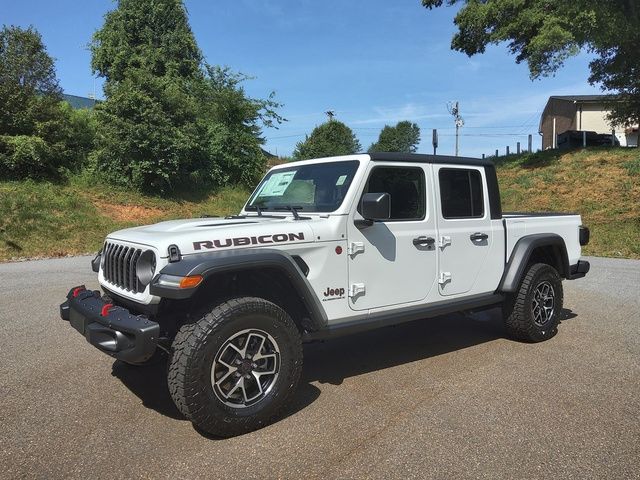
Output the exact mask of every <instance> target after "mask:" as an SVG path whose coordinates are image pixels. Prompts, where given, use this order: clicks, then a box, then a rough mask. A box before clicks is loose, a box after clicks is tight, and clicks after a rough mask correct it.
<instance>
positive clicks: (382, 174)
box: [358, 167, 426, 220]
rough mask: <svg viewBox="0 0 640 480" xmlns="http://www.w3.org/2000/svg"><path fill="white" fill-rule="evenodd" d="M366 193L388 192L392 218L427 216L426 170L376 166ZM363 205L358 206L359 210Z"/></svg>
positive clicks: (365, 190) (418, 218)
mask: <svg viewBox="0 0 640 480" xmlns="http://www.w3.org/2000/svg"><path fill="white" fill-rule="evenodd" d="M364 193H388V194H389V195H390V196H391V218H390V220H422V219H424V218H425V211H426V201H425V199H426V196H425V180H424V171H423V170H422V169H421V168H415V167H406V168H405V167H375V168H374V169H373V171H372V172H371V175H370V177H369V180H368V181H367V185H366V187H365V189H364V192H363V194H364ZM360 211H361V205H359V206H358V212H360Z"/></svg>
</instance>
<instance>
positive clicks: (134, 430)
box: [0, 257, 640, 479]
mask: <svg viewBox="0 0 640 480" xmlns="http://www.w3.org/2000/svg"><path fill="white" fill-rule="evenodd" d="M89 260H90V258H89V257H76V258H66V259H59V260H40V261H32V262H24V263H11V264H2V265H0V472H1V473H0V477H2V478H23V477H27V478H31V477H35V478H62V477H64V478H79V479H80V478H82V479H85V478H109V479H111V478H154V479H157V478H183V479H186V478H225V479H231V478H243V479H247V478H295V479H297V478H327V479H332V478H340V479H347V478H380V479H392V478H438V479H446V478H491V479H501V478H504V479H515V478H526V479H531V478H553V479H557V478H576V479H585V478H598V479H601V478H614V479H626V478H640V261H635V260H614V259H602V258H590V259H589V260H590V261H591V265H592V268H591V272H590V273H589V275H588V276H587V277H586V278H583V279H580V280H576V281H572V282H565V283H564V286H565V308H566V310H565V312H564V320H563V321H562V324H561V325H560V328H559V333H558V335H556V337H555V338H553V339H551V340H550V341H548V342H545V343H541V344H525V343H518V342H514V341H511V340H509V339H507V338H505V337H504V330H503V328H502V325H501V319H500V314H499V312H498V311H497V310H492V311H488V312H483V313H478V314H475V315H472V316H468V317H465V316H462V315H449V316H446V317H440V318H436V319H430V320H423V321H417V322H413V323H410V324H405V325H402V326H397V327H392V328H385V329H382V330H378V331H373V332H368V333H364V334H359V335H355V336H351V337H344V338H340V339H336V340H332V341H328V342H325V343H317V344H310V345H307V346H305V368H304V374H303V381H302V383H301V387H300V389H299V391H298V393H297V396H296V399H295V402H294V403H293V405H292V406H291V408H290V409H289V411H288V412H287V414H286V415H285V416H284V418H282V419H281V420H279V421H278V422H277V423H275V424H273V425H270V426H268V427H266V428H264V429H262V430H259V431H256V432H253V433H250V434H247V435H244V436H241V437H237V438H232V439H226V440H219V439H215V438H210V437H207V436H205V435H203V434H201V433H199V432H198V431H197V430H196V429H194V428H193V427H192V425H191V423H189V422H188V421H186V420H185V419H184V418H182V417H181V416H180V414H179V412H178V411H177V410H176V408H175V407H174V406H173V404H172V402H171V399H170V397H169V394H168V391H167V387H166V380H165V377H164V367H163V366H162V365H158V366H154V367H144V368H140V367H138V368H136V367H131V366H127V365H125V364H122V363H120V362H114V361H113V360H112V359H110V358H109V357H108V356H106V355H104V354H102V353H100V352H98V351H97V350H96V349H94V348H93V347H92V346H90V345H89V344H88V343H86V341H85V340H84V339H83V338H82V337H81V336H80V335H79V334H77V333H76V332H75V330H73V329H72V328H71V326H70V325H69V324H68V323H66V322H64V321H62V320H60V318H59V316H58V305H59V304H60V303H61V301H62V300H64V296H65V294H66V293H67V291H68V289H69V288H70V287H71V286H73V285H77V284H81V283H86V284H87V285H88V286H91V287H93V288H97V282H96V277H95V274H93V273H92V272H91V270H90V266H89Z"/></svg>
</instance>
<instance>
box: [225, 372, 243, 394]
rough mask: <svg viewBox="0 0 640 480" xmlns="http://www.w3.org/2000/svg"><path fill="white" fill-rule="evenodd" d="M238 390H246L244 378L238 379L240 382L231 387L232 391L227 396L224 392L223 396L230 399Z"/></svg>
mask: <svg viewBox="0 0 640 480" xmlns="http://www.w3.org/2000/svg"><path fill="white" fill-rule="evenodd" d="M238 388H242V389H243V390H244V377H240V378H239V379H238V381H237V382H236V383H235V385H234V386H233V387H231V390H229V391H228V392H227V393H226V394H225V393H224V392H222V395H224V396H225V397H226V398H229V397H231V395H233V394H234V392H235V391H236V390H237V389H238Z"/></svg>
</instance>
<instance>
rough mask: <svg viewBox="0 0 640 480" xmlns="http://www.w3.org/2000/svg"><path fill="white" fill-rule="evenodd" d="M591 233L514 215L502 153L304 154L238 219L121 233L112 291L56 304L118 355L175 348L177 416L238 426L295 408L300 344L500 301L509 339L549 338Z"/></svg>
mask: <svg viewBox="0 0 640 480" xmlns="http://www.w3.org/2000/svg"><path fill="white" fill-rule="evenodd" d="M588 241H589V230H588V229H587V228H586V227H583V226H581V221H580V216H578V215H570V214H559V213H545V214H526V213H510V214H506V213H503V212H502V210H501V207H500V193H499V190H498V182H497V177H496V171H495V168H494V165H493V164H492V163H491V162H490V161H489V160H477V159H471V158H461V157H446V156H433V155H408V154H394V153H376V154H368V155H349V156H343V157H334V158H323V159H316V160H307V161H302V162H295V163H288V164H284V165H279V166H277V167H274V168H272V169H271V170H270V171H269V172H268V173H267V175H266V176H265V177H264V179H263V180H262V181H261V182H260V184H259V185H258V187H257V188H256V190H255V191H254V192H253V194H252V195H251V197H250V198H249V200H248V201H247V203H246V205H245V206H244V208H243V209H242V211H241V212H240V214H239V215H236V216H230V217H226V218H215V217H208V218H207V217H205V218H195V219H189V220H174V221H166V222H161V223H158V224H155V225H149V226H142V227H136V228H128V229H125V230H120V231H117V232H114V233H112V234H110V235H109V236H108V237H107V238H106V241H105V243H104V246H103V248H102V250H101V251H100V253H99V254H98V255H97V256H96V258H95V259H94V260H93V261H92V267H93V270H94V271H96V272H97V273H98V280H99V283H100V285H101V287H102V289H103V291H104V294H102V293H100V292H98V291H91V290H87V289H86V288H85V287H84V286H79V287H75V288H73V289H71V291H70V292H69V294H68V295H67V300H66V301H65V302H64V303H63V304H62V305H61V306H60V314H61V316H62V318H63V319H64V320H67V321H69V322H70V323H71V325H72V326H73V327H74V328H75V329H76V330H78V331H79V332H80V333H81V334H82V335H84V336H85V337H86V339H87V340H88V341H89V342H90V343H91V344H92V345H94V346H96V347H97V348H98V349H100V350H101V351H103V352H105V353H107V354H109V355H111V356H112V357H114V358H116V359H119V360H121V361H124V362H127V363H130V364H138V365H140V364H145V363H148V362H150V361H152V360H154V359H156V357H158V356H162V355H166V356H167V357H168V384H169V390H170V393H171V396H172V398H173V400H174V401H175V403H176V405H177V407H178V408H179V410H180V411H181V412H182V413H183V414H184V415H185V417H187V418H188V419H189V420H191V421H192V422H193V423H194V424H195V425H197V426H198V427H199V428H200V429H202V430H204V431H207V432H210V433H212V434H215V435H218V436H232V435H237V434H241V433H244V432H247V431H250V430H253V429H256V428H259V427H261V426H264V425H266V424H267V423H269V422H270V421H272V420H273V419H274V418H276V417H277V416H278V415H279V414H280V413H281V412H282V410H283V408H285V407H286V405H287V402H288V401H289V400H290V399H291V397H292V395H293V394H294V392H295V390H296V386H297V384H298V381H299V379H300V374H301V370H302V343H303V342H307V341H313V340H319V339H327V338H330V337H333V336H335V335H342V334H346V333H354V332H358V331H363V330H367V329H372V328H379V327H385V326H388V325H394V324H398V323H401V322H407V321H414V320H421V321H428V320H426V319H427V318H429V317H434V316H437V315H443V314H447V313H451V312H458V311H477V310H480V309H487V308H493V307H496V306H501V307H502V311H503V314H504V322H505V329H506V332H507V333H508V334H509V335H510V336H512V337H514V338H516V339H519V340H523V341H528V342H539V341H542V340H547V339H549V338H551V337H552V336H554V335H555V334H556V332H557V327H558V324H559V320H560V315H561V310H562V297H563V292H562V280H563V279H567V280H571V279H575V278H579V277H583V276H584V275H585V274H586V273H587V272H588V271H589V263H588V262H586V261H582V260H580V250H581V245H586V244H587V242H588Z"/></svg>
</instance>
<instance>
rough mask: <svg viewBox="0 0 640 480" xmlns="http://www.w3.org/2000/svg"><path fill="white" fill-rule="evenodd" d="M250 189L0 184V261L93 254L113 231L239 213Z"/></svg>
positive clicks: (76, 181) (82, 182) (81, 181)
mask: <svg viewBox="0 0 640 480" xmlns="http://www.w3.org/2000/svg"><path fill="white" fill-rule="evenodd" d="M247 195H248V192H247V191H246V190H245V189H242V188H225V189H222V190H220V191H218V192H211V191H205V190H194V191H190V192H185V193H183V194H182V195H173V196H171V197H168V198H161V197H150V196H144V195H141V194H139V193H135V192H131V191H129V190H126V189H122V188H114V187H111V186H104V185H98V184H94V183H92V182H90V181H88V180H87V179H86V178H83V177H81V176H79V177H74V178H71V179H70V180H69V181H68V182H67V183H66V184H55V183H49V182H34V181H21V182H17V181H11V182H10V181H4V182H0V212H1V213H0V261H7V260H14V259H19V258H31V257H40V256H45V257H56V256H64V255H71V254H79V253H87V252H95V251H97V250H98V249H99V248H100V245H101V244H102V242H103V241H104V237H105V236H106V235H107V234H108V233H109V232H112V231H114V230H118V229H121V228H126V227H131V226H135V225H141V224H148V223H155V222H158V221H161V220H167V219H173V218H188V217H197V216H202V215H204V214H208V215H229V214H232V213H238V212H239V211H240V209H241V208H242V205H243V203H244V201H245V200H246V198H247Z"/></svg>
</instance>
